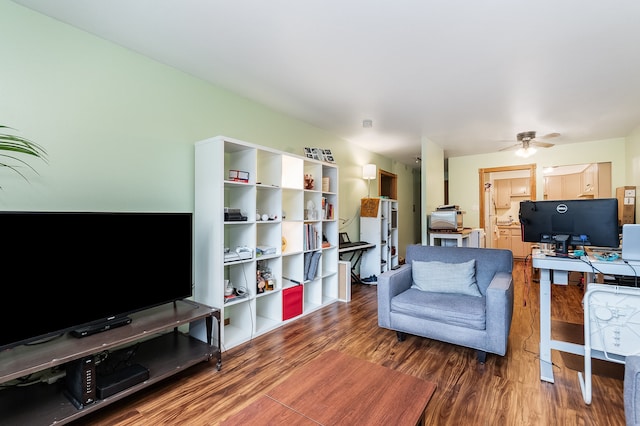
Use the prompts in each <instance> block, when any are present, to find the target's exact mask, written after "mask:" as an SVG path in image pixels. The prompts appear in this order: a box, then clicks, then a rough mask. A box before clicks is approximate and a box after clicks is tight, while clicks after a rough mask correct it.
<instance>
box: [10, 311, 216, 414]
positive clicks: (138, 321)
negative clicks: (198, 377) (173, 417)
mask: <svg viewBox="0 0 640 426" xmlns="http://www.w3.org/2000/svg"><path fill="white" fill-rule="evenodd" d="M130 317H131V318H132V320H133V321H132V322H131V324H128V325H126V326H123V327H119V328H115V329H112V330H108V331H105V332H102V333H98V334H94V335H91V336H87V337H83V338H76V337H72V336H70V335H69V333H67V334H65V335H64V336H61V337H59V338H56V339H53V340H51V341H49V342H47V343H43V344H39V345H22V346H17V347H15V348H11V349H8V350H5V351H3V352H0V384H1V385H0V386H3V387H4V389H1V390H0V399H1V400H2V404H0V419H1V420H0V423H2V424H3V425H5V424H6V425H13V424H15V425H25V424H28V425H45V424H54V423H55V424H64V423H68V422H70V421H73V420H77V419H79V418H80V417H82V416H85V415H87V414H89V413H92V412H94V411H96V410H99V409H100V408H102V407H105V406H107V405H109V404H111V403H113V402H115V401H118V400H120V399H122V398H124V397H126V396H129V395H131V394H133V393H135V392H137V391H139V390H141V389H143V388H145V387H147V386H150V385H152V384H154V383H156V382H158V381H160V380H163V379H165V378H167V377H169V376H171V375H173V374H176V373H178V372H181V371H183V370H184V369H185V368H187V367H190V366H192V365H195V364H197V363H199V362H202V361H209V360H211V358H216V360H217V368H218V370H220V368H222V352H221V350H220V346H219V342H220V311H219V310H218V309H216V308H212V307H209V306H206V305H203V304H201V303H197V302H193V301H189V300H181V301H177V302H173V303H169V304H165V305H162V306H158V307H155V308H151V309H148V310H146V311H141V312H138V313H135V314H132V315H131V316H130ZM213 318H215V319H216V322H217V324H216V334H217V340H216V341H215V343H217V345H218V346H216V345H215V344H214V342H212V335H213V331H214V328H213ZM40 320H42V321H46V318H42V319H40ZM203 323H204V326H205V327H206V331H207V333H206V336H207V342H203V341H201V340H198V339H196V338H195V337H193V336H191V335H189V333H188V332H187V331H185V330H184V329H183V330H181V329H180V328H183V327H181V326H185V327H186V326H187V325H188V326H192V325H196V324H198V325H199V326H200V325H202V324H203ZM16 326H19V325H16ZM132 345H136V351H135V359H134V361H135V362H136V363H138V364H141V365H143V366H144V367H146V368H147V369H148V370H149V378H148V379H147V380H145V381H144V382H142V383H138V384H136V385H133V386H131V387H129V388H127V389H124V390H122V391H121V392H118V393H116V394H114V395H112V396H109V397H107V398H105V399H98V400H96V401H95V402H93V403H91V404H87V405H85V406H84V408H81V409H78V408H76V407H75V406H74V405H73V404H72V403H71V400H70V399H69V398H68V397H67V396H65V393H64V382H65V380H64V378H62V379H60V380H58V381H57V382H56V383H54V384H48V383H46V382H38V383H36V384H32V385H27V386H10V385H11V383H8V382H11V381H12V380H15V379H19V378H26V377H28V376H29V375H32V376H36V375H37V373H40V372H42V371H44V370H48V369H51V368H52V367H56V366H61V365H63V364H66V363H68V362H70V361H74V360H77V359H80V358H84V357H86V356H93V355H96V354H99V353H104V351H109V350H116V349H120V348H124V347H127V346H132ZM27 381H28V380H27Z"/></svg>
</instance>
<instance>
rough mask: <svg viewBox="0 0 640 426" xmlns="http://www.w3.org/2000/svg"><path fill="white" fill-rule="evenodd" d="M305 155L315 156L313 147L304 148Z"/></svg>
mask: <svg viewBox="0 0 640 426" xmlns="http://www.w3.org/2000/svg"><path fill="white" fill-rule="evenodd" d="M304 155H305V156H306V157H307V158H313V148H308V147H305V149H304Z"/></svg>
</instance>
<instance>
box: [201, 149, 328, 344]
mask: <svg viewBox="0 0 640 426" xmlns="http://www.w3.org/2000/svg"><path fill="white" fill-rule="evenodd" d="M308 175H310V176H311V177H312V178H313V180H314V182H313V187H306V188H305V176H308ZM323 178H324V181H323ZM323 183H324V185H323ZM225 209H229V210H227V211H228V212H230V217H228V218H227V219H235V220H225ZM238 212H239V213H240V220H238V215H237V213H238ZM234 215H235V216H236V217H235V218H234V217H233V216H234ZM194 217H195V221H194V222H195V225H194V244H195V265H194V267H195V290H194V295H195V299H196V300H198V301H201V302H202V303H206V304H208V305H210V306H215V307H217V308H219V309H220V311H221V318H222V321H223V324H224V326H223V327H222V332H221V340H222V342H221V344H220V347H221V348H222V350H223V351H226V350H228V349H230V348H232V347H234V346H237V345H239V344H241V343H243V342H246V341H248V340H250V339H252V338H253V337H256V336H258V335H260V334H263V333H266V332H268V331H270V330H273V329H275V328H277V327H279V326H281V325H282V324H284V323H286V322H287V321H292V320H295V319H296V318H298V317H300V316H301V315H305V314H308V313H310V312H312V311H314V310H316V309H318V308H320V307H323V306H326V305H328V304H330V303H333V302H335V301H337V300H339V291H338V290H339V288H338V286H339V282H338V167H337V166H336V165H335V164H330V163H326V162H322V161H318V160H314V159H310V158H306V157H303V156H298V155H295V154H291V153H287V152H281V151H278V150H275V149H271V148H268V147H263V146H260V145H255V144H253V143H249V142H243V141H240V140H237V139H233V138H229V137H225V136H216V137H213V138H210V139H206V140H202V141H199V142H196V144H195V215H194ZM245 218H246V219H245ZM265 219H266V220H265ZM323 242H324V244H323ZM238 247H241V248H245V249H246V248H248V249H249V251H250V254H251V256H250V257H249V258H244V257H243V258H237V257H235V258H233V257H230V256H226V257H225V251H226V249H228V251H229V253H231V254H233V253H235V252H236V248H238ZM256 248H260V249H264V252H263V253H266V254H260V255H258V254H257V250H256ZM315 252H317V253H319V254H318V255H316V258H318V257H319V260H318V263H317V271H316V273H315V275H314V276H306V275H307V274H306V271H305V267H306V266H305V258H307V257H311V256H312V255H313V253H315ZM232 256H233V255H232ZM244 256H246V255H244ZM265 268H266V269H268V270H269V271H270V272H271V276H272V277H273V279H274V285H273V289H271V290H269V289H267V290H266V291H264V292H262V293H261V292H259V291H258V286H257V273H258V270H263V269H265ZM225 280H229V281H230V282H231V284H232V285H233V287H235V288H236V289H241V290H243V291H244V292H245V296H244V297H236V298H233V299H230V300H226V301H225V295H224V290H225ZM298 285H301V286H303V298H302V307H301V314H299V315H297V316H294V317H293V318H290V319H287V320H285V319H283V311H284V309H285V306H286V305H287V303H289V301H288V300H287V298H286V297H285V296H284V295H283V291H282V290H283V289H286V288H289V287H292V286H298ZM287 306H288V305H287Z"/></svg>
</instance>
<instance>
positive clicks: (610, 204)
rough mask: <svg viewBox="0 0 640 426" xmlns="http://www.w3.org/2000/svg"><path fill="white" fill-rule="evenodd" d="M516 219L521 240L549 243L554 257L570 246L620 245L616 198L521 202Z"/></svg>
mask: <svg viewBox="0 0 640 426" xmlns="http://www.w3.org/2000/svg"><path fill="white" fill-rule="evenodd" d="M519 217H520V225H521V227H522V241H525V242H532V243H548V244H552V245H554V246H555V251H556V255H560V256H566V255H567V254H568V250H569V247H572V246H573V247H575V246H599V247H608V248H617V247H619V246H620V229H619V226H618V200H617V199H616V198H592V199H577V200H544V201H532V200H529V201H521V202H520V213H519Z"/></svg>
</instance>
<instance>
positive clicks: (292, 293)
mask: <svg viewBox="0 0 640 426" xmlns="http://www.w3.org/2000/svg"><path fill="white" fill-rule="evenodd" d="M303 287H304V286H301V285H297V286H295V287H289V288H285V289H284V290H282V320H283V321H285V320H288V319H290V318H293V317H297V316H298V315H300V314H302V289H303Z"/></svg>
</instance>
